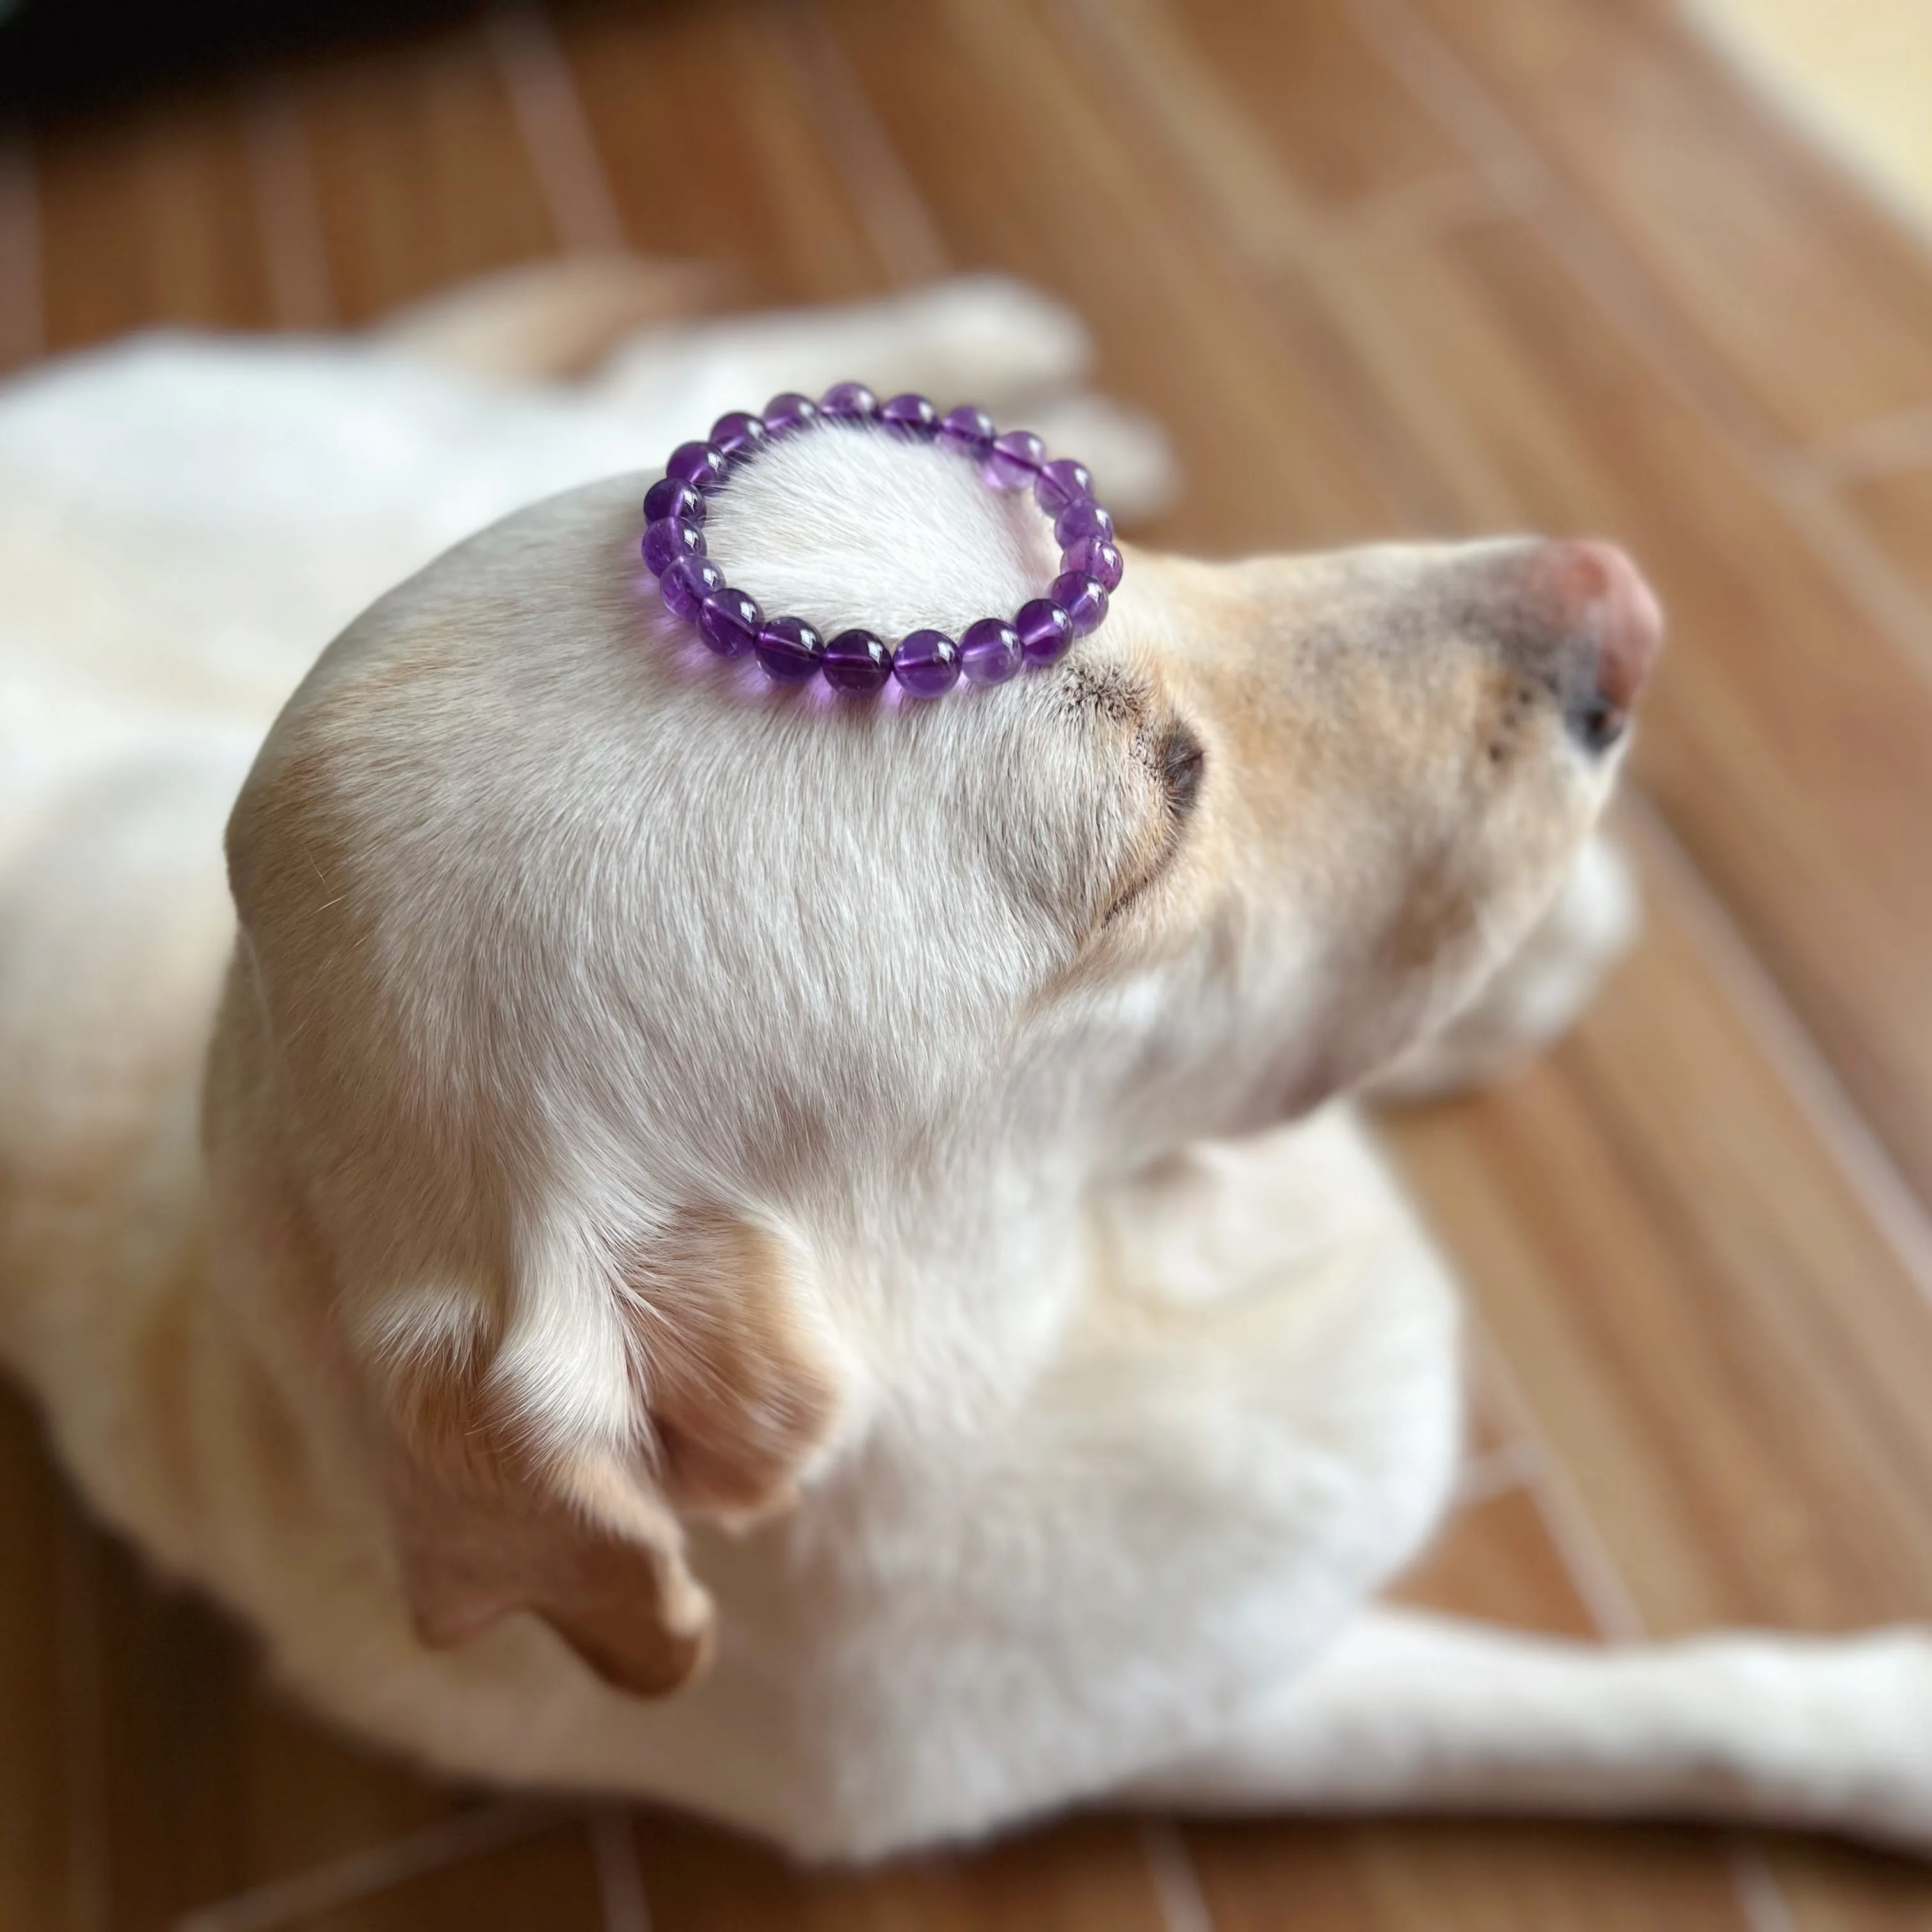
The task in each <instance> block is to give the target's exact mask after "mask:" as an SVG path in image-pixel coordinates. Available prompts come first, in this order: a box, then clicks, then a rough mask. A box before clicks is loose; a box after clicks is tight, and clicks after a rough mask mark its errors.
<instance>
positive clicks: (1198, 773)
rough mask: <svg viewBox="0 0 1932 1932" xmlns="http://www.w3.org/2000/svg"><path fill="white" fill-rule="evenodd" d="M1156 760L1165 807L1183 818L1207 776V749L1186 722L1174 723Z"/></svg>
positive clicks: (1178, 817) (1189, 810)
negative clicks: (1163, 789)
mask: <svg viewBox="0 0 1932 1932" xmlns="http://www.w3.org/2000/svg"><path fill="white" fill-rule="evenodd" d="M1158 762H1159V764H1160V777H1161V782H1162V784H1164V785H1166V787H1167V807H1168V809H1169V811H1171V812H1172V813H1173V814H1174V815H1175V817H1176V818H1177V819H1184V818H1186V817H1187V815H1188V814H1189V813H1190V812H1191V811H1193V809H1194V807H1195V805H1196V803H1197V802H1198V801H1199V799H1200V796H1201V786H1202V781H1203V780H1204V779H1205V778H1206V777H1207V775H1208V754H1207V751H1206V750H1205V748H1203V746H1202V742H1201V740H1200V739H1199V738H1197V737H1196V736H1195V735H1194V733H1193V732H1192V731H1191V730H1189V728H1188V727H1187V726H1186V725H1185V724H1176V725H1175V726H1174V727H1172V729H1171V730H1169V733H1168V734H1167V736H1166V737H1165V738H1163V739H1162V740H1161V745H1160V757H1159V761H1158Z"/></svg>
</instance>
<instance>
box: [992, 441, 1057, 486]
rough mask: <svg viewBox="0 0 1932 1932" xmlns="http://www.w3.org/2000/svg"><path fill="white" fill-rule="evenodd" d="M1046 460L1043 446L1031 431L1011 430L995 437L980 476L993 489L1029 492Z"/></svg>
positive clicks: (1044, 445)
mask: <svg viewBox="0 0 1932 1932" xmlns="http://www.w3.org/2000/svg"><path fill="white" fill-rule="evenodd" d="M1045 461H1046V444H1045V443H1042V442H1041V441H1040V438H1039V437H1037V436H1035V435H1034V433H1033V431H1031V430H1030V429H1010V430H1008V431H1007V433H1006V434H1005V435H1004V436H1001V437H995V438H994V440H993V447H992V449H991V450H990V451H989V452H988V454H987V457H986V461H985V463H983V464H982V465H981V466H980V475H983V477H985V478H986V481H988V482H989V483H990V484H992V486H993V487H994V488H995V490H1025V489H1030V488H1031V487H1032V484H1033V479H1034V478H1035V477H1036V476H1037V475H1039V474H1040V465H1041V464H1042V463H1044V462H1045Z"/></svg>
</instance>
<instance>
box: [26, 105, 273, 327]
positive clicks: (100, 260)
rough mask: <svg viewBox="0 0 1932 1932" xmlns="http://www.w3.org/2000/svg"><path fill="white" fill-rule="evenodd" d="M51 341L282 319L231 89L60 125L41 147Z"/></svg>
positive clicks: (43, 269) (41, 225) (44, 276)
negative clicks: (165, 326)
mask: <svg viewBox="0 0 1932 1932" xmlns="http://www.w3.org/2000/svg"><path fill="white" fill-rule="evenodd" d="M34 163H35V170H36V174H37V187H38V193H39V221H38V231H39V237H40V249H41V266H40V279H41V282H42V286H43V296H44V302H45V328H46V341H47V344H48V346H49V347H50V348H53V349H73V348H78V347H82V346H83V345H85V344H89V343H92V342H98V341H102V340H104V338H108V337H110V336H114V335H121V334H122V333H124V332H126V331H127V330H128V329H138V328H142V327H145V326H149V325H151V324H154V323H184V324H191V325H198V326H203V327H220V328H234V329H251V328H253V329H260V328H266V327H268V326H270V325H271V324H272V322H273V320H274V319H275V318H274V316H273V314H272V305H271V302H270V299H269V287H268V282H267V278H266V273H265V270H264V266H263V256H262V248H261V237H260V229H259V228H258V226H257V210H256V207H255V203H254V198H253V195H252V193H251V181H250V176H249V169H248V153H247V148H246V145H245V141H244V139H243V136H242V126H241V121H240V118H239V115H238V114H237V113H236V109H235V106H234V104H233V101H231V100H230V99H229V98H228V97H226V95H193V96H190V97H188V98H184V99H181V100H175V101H167V102H165V103H163V104H157V105H155V106H153V107H146V108H142V109H140V110H136V112H134V113H131V114H130V115H127V117H126V118H116V119H115V120H112V121H103V122H83V123H79V124H64V125H62V126H61V127H58V128H56V129H55V130H52V131H51V132H49V133H47V134H46V135H45V136H43V138H42V139H40V140H39V141H38V142H36V144H35V148H34Z"/></svg>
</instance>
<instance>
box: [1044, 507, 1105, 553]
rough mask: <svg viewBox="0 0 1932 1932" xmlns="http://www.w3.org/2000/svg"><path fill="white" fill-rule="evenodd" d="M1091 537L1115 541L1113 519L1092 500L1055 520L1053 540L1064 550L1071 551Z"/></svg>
mask: <svg viewBox="0 0 1932 1932" xmlns="http://www.w3.org/2000/svg"><path fill="white" fill-rule="evenodd" d="M1089 537H1105V538H1106V539H1107V541H1109V543H1112V541H1113V540H1114V520H1113V518H1112V517H1110V516H1109V515H1108V514H1107V513H1106V511H1105V510H1103V509H1102V508H1101V507H1100V505H1099V504H1098V503H1096V502H1093V501H1092V500H1091V499H1082V501H1081V502H1078V503H1076V504H1074V505H1073V506H1072V507H1071V508H1068V509H1065V510H1063V511H1061V513H1060V514H1059V515H1058V517H1056V518H1055V520H1054V525H1053V540H1054V541H1055V543H1057V544H1059V546H1060V547H1061V549H1062V550H1071V549H1072V548H1073V546H1074V545H1075V544H1077V543H1084V542H1085V541H1086V540H1087V538H1089Z"/></svg>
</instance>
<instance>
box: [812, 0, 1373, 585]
mask: <svg viewBox="0 0 1932 1932" xmlns="http://www.w3.org/2000/svg"><path fill="white" fill-rule="evenodd" d="M826 19H827V20H828V22H829V24H830V26H831V28H832V31H833V33H834V34H835V37H837V39H838V42H839V43H840V44H841V46H842V47H843V48H844V51H845V54H846V57H847V59H848V60H849V61H850V63H851V65H852V66H853V68H854V69H855V70H856V71H857V72H858V74H859V76H860V77H861V78H862V80H863V82H864V83H865V87H866V89H867V92H868V94H869V95H870V98H871V101H872V104H873V106H874V109H875V110H876V111H877V115H878V117H879V119H880V121H881V123H882V124H883V125H884V127H885V128H886V131H887V133H888V134H889V136H890V138H891V139H892V142H893V143H894V145H895V147H896V148H898V151H899V153H900V154H901V155H902V156H903V157H904V160H905V163H906V164H907V167H908V168H909V169H910V172H911V174H912V176H913V179H914V181H916V184H918V187H919V191H920V193H922V196H924V198H925V199H926V202H927V203H928V205H929V206H930V207H931V208H932V210H933V211H934V213H935V216H936V217H937V219H938V222H939V223H940V226H941V230H942V232H943V233H944V236H945V238H946V239H947V243H948V245H949V246H950V249H951V251H952V253H953V257H954V259H955V260H956V261H957V262H958V263H959V264H960V265H961V266H962V267H972V266H980V267H998V268H999V269H1004V270H1006V271H1007V272H1011V273H1014V274H1017V275H1023V276H1025V277H1026V278H1028V280H1030V281H1033V282H1034V283H1036V284H1038V285H1039V286H1040V287H1043V288H1046V289H1048V290H1052V291H1053V292H1054V293H1056V294H1058V295H1060V296H1064V298H1065V299H1067V300H1068V301H1069V302H1071V303H1073V305H1075V306H1076V308H1078V309H1079V311H1080V312H1081V313H1082V314H1083V315H1084V316H1085V317H1087V319H1088V321H1089V322H1090V323H1091V324H1092V325H1093V327H1094V332H1095V335H1096V336H1097V339H1098V342H1099V345H1100V372H1099V373H1100V380H1101V381H1102V383H1103V385H1104V386H1106V388H1108V389H1110V390H1112V392H1114V393H1115V394H1116V395H1121V396H1122V397H1124V398H1127V400H1128V401H1132V402H1135V403H1137V404H1140V405H1141V406H1142V407H1145V408H1146V409H1148V410H1151V411H1152V412H1153V413H1154V414H1155V415H1156V416H1158V417H1159V418H1160V420H1161V421H1162V422H1163V424H1164V425H1166V426H1167V428H1169V430H1170V431H1171V432H1172V434H1173V436H1174V438H1175V443H1176V446H1177V450H1178V455H1179V457H1180V460H1181V469H1182V472H1183V475H1184V478H1185V487H1186V498H1185V501H1184V503H1183V505H1182V506H1181V508H1180V510H1179V511H1178V513H1177V514H1175V516H1174V517H1172V518H1170V519H1169V520H1166V522H1164V523H1162V524H1160V525H1159V526H1156V528H1155V529H1154V531H1153V532H1151V534H1153V535H1155V536H1156V537H1157V538H1158V539H1160V540H1163V541H1180V542H1185V543H1187V544H1191V545H1193V546H1194V547H1199V548H1203V549H1206V550H1212V551H1215V552H1220V553H1229V552H1238V551H1241V550H1253V549H1257V548H1264V547H1280V546H1281V545H1283V544H1289V543H1301V544H1319V543H1327V542H1340V541H1346V540H1347V539H1349V538H1355V537H1360V536H1362V535H1372V534H1376V533H1380V532H1386V531H1388V530H1389V529H1393V528H1395V527H1397V526H1399V525H1400V523H1402V522H1403V520H1404V518H1405V516H1406V514H1407V513H1408V508H1409V506H1408V505H1406V503H1405V502H1404V501H1403V498H1402V496H1401V495H1400V492H1399V490H1397V488H1395V487H1391V484H1389V483H1388V481H1386V480H1385V479H1383V478H1379V476H1378V474H1377V472H1376V467H1375V465H1374V463H1373V460H1371V458H1370V457H1369V455H1367V453H1366V452H1364V449H1363V448H1362V439H1361V435H1360V434H1359V432H1358V431H1355V430H1352V428H1350V426H1349V425H1348V423H1347V422H1346V420H1345V419H1344V418H1343V416H1342V415H1341V414H1340V413H1339V412H1338V411H1337V410H1336V409H1335V408H1334V406H1333V404H1332V402H1331V398H1330V395H1329V393H1328V390H1329V379H1330V375H1331V365H1329V364H1328V362H1326V361H1325V360H1320V359H1316V357H1314V356H1311V354H1310V353H1309V351H1308V350H1307V345H1306V344H1305V343H1300V344H1298V342H1297V341H1295V338H1293V336H1292V335H1291V333H1290V332H1289V331H1287V330H1286V329H1284V327H1283V323H1282V320H1281V317H1280V313H1279V311H1278V310H1277V308H1275V307H1274V305H1271V303H1270V302H1268V301H1267V300H1266V299H1265V298H1263V297H1262V296H1261V295H1259V294H1258V293H1257V291H1256V288H1255V286H1254V284H1253V280H1252V278H1251V276H1250V274H1249V272H1247V269H1246V267H1245V266H1244V264H1243V263H1241V261H1240V260H1238V257H1236V256H1235V254H1234V253H1233V251H1232V250H1231V248H1229V245H1228V244H1227V242H1226V238H1225V237H1224V236H1223V235H1222V234H1221V233H1220V231H1219V230H1218V229H1216V228H1215V227H1214V226H1210V225H1205V224H1203V223H1202V222H1201V221H1200V220H1199V219H1198V218H1196V217H1192V216H1190V214H1189V212H1188V211H1187V210H1186V209H1185V208H1184V207H1183V206H1182V205H1181V204H1180V203H1179V202H1178V201H1177V198H1176V184H1175V181H1174V179H1173V178H1172V176H1173V170H1172V168H1171V167H1170V166H1168V165H1167V163H1166V158H1165V157H1164V155H1163V152H1162V151H1161V149H1160V147H1159V145H1158V144H1157V143H1155V142H1151V141H1150V140H1149V139H1148V138H1147V133H1146V130H1145V127H1143V126H1142V125H1141V124H1139V122H1138V121H1136V119H1135V118H1134V117H1132V116H1124V115H1121V114H1120V113H1118V104H1117V103H1115V101H1113V99H1112V97H1111V96H1110V94H1109V89H1108V87H1107V86H1106V85H1105V84H1104V83H1102V82H1101V81H1100V80H1097V77H1096V75H1095V72H1094V52H1093V49H1091V47H1087V48H1083V47H1082V46H1081V45H1079V36H1078V34H1077V33H1076V34H1073V36H1071V37H1069V36H1068V35H1067V34H1065V33H1064V32H1061V31H1055V30H1054V29H1053V28H1052V27H1051V26H1049V23H1047V22H1046V20H1044V19H1043V17H1041V16H1040V13H1038V12H1037V10H1035V9H1034V8H1033V7H1031V6H1029V5H1026V4H1025V0H985V4H982V5H972V6H967V5H955V6H944V7H942V6H939V5H933V4H929V0H921V3H920V4H916V5H898V4H896V3H895V0H828V4H827V5H826ZM935 74H943V75H944V76H946V77H947V80H946V84H945V85H944V86H934V85H932V80H931V77H932V76H934V75H935ZM1324 353H1325V352H1324Z"/></svg>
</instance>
